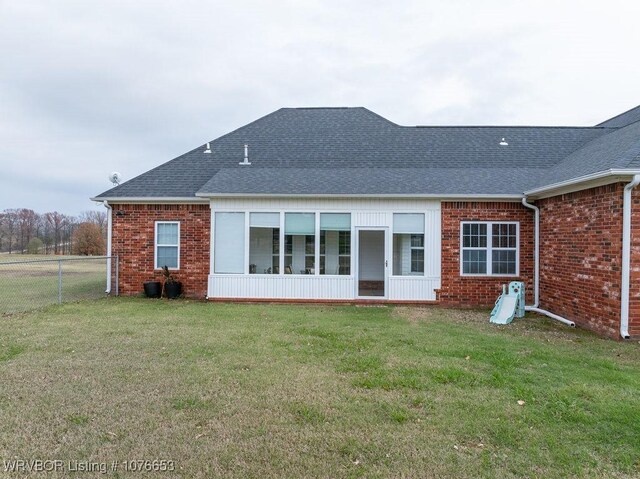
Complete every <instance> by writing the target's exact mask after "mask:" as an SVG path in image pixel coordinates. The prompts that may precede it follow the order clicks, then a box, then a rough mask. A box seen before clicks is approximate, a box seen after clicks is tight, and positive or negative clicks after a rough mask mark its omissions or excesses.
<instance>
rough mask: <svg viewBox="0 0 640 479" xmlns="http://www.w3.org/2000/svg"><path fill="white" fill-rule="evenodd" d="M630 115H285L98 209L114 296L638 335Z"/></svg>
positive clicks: (639, 219) (172, 166)
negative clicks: (173, 292) (170, 292)
mask: <svg viewBox="0 0 640 479" xmlns="http://www.w3.org/2000/svg"><path fill="white" fill-rule="evenodd" d="M638 175H640V107H637V108H634V109H633V110H630V111H628V112H626V113H623V114H621V115H618V116H617V117H614V118H612V119H610V120H607V121H605V122H603V123H600V124H599V125H596V126H594V127H513V126H498V127H494V126H472V127H439V126H436V127H422V126H416V127H406V126H399V125H396V124H395V123H392V122H390V121H389V120H386V119H384V118H382V117H380V116H378V115H376V114H375V113H373V112H371V111H369V110H367V109H365V108H283V109H280V110H277V111H275V112H273V113H271V114H269V115H267V116H265V117H263V118H260V119H258V120H256V121H254V122H252V123H250V124H248V125H246V126H244V127H242V128H239V129H238V130H235V131H233V132H231V133H228V134H226V135H224V136H222V137H220V138H218V139H216V140H213V141H211V142H210V143H207V144H206V145H202V146H199V147H197V148H196V149H194V150H192V151H190V152H188V153H185V154H184V155H181V156H179V157H177V158H175V159H173V160H171V161H169V162H167V163H164V164H162V165H161V166H158V167H157V168H155V169H153V170H150V171H148V172H146V173H144V174H142V175H140V176H138V177H137V178H133V179H131V180H130V181H127V182H126V183H123V184H122V185H119V186H116V187H115V188H112V189H110V190H108V191H106V192H104V193H102V194H100V195H98V196H96V197H95V198H93V200H94V201H100V202H103V203H104V204H105V206H107V207H108V208H109V211H110V228H109V232H110V241H109V246H110V248H111V252H112V254H114V255H118V256H119V258H120V263H119V272H120V277H119V287H120V291H119V293H121V294H139V293H140V292H141V291H142V285H143V282H145V281H149V280H153V279H158V277H159V274H158V273H159V268H161V267H162V266H163V265H167V266H169V267H170V268H171V269H173V270H174V271H175V276H177V277H178V279H179V280H181V281H182V282H183V284H184V291H185V294H186V295H188V296H193V297H200V298H207V299H210V300H252V301H260V300H263V301H278V300H280V301H292V300H293V301H332V302H339V301H348V302H356V301H383V302H398V303H399V302H409V303H440V304H443V305H457V306H490V305H492V304H493V303H494V301H495V299H496V297H497V296H498V295H499V293H500V292H501V286H502V284H505V283H507V282H509V281H512V280H521V281H524V282H525V283H526V287H527V301H528V304H530V306H529V307H528V309H529V310H533V311H537V312H539V313H542V314H547V315H549V316H551V317H554V318H556V319H559V320H562V321H564V322H575V323H576V324H577V325H579V326H581V327H585V328H589V329H592V330H595V331H597V332H598V333H600V334H603V335H607V336H610V337H624V338H627V337H630V336H639V335H640V196H639V195H638V193H637V192H636V189H634V187H635V186H636V185H637V184H638V182H640V176H638Z"/></svg>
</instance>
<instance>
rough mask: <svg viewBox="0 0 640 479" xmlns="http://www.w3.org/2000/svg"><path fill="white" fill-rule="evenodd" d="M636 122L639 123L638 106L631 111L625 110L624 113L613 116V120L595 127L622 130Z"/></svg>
mask: <svg viewBox="0 0 640 479" xmlns="http://www.w3.org/2000/svg"><path fill="white" fill-rule="evenodd" d="M636 121H640V105H638V106H637V107H635V108H632V109H631V110H627V111H625V112H624V113H620V114H619V115H616V116H614V117H613V118H609V119H608V120H606V121H603V122H602V123H598V124H597V125H596V126H605V127H608V128H622V127H624V126H627V125H630V124H631V123H635V122H636Z"/></svg>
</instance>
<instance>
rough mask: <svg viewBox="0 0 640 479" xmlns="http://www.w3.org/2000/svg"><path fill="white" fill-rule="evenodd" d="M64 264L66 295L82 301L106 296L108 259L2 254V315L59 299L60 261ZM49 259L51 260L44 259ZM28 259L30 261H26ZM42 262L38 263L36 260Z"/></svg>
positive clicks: (63, 284) (63, 292)
mask: <svg viewBox="0 0 640 479" xmlns="http://www.w3.org/2000/svg"><path fill="white" fill-rule="evenodd" d="M57 259H62V260H70V259H73V261H63V263H62V298H63V300H64V301H78V300H82V299H89V298H99V297H101V296H104V290H105V286H106V260H98V259H89V258H88V257H86V256H84V257H82V256H51V255H49V256H46V255H26V254H25V255H23V254H12V255H7V254H3V255H0V278H1V280H0V284H2V286H3V288H2V303H1V304H0V314H6V313H16V312H20V311H29V310H32V309H35V308H39V307H43V306H47V305H50V304H54V303H57V302H58V262H57V261H51V260H57ZM43 260H47V261H43ZM25 261H28V263H23V262H25ZM35 261H38V262H35Z"/></svg>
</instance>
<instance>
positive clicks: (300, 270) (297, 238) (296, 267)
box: [284, 213, 316, 274]
mask: <svg viewBox="0 0 640 479" xmlns="http://www.w3.org/2000/svg"><path fill="white" fill-rule="evenodd" d="M315 233H316V215H315V213H285V215H284V273H285V274H315V257H316V235H315Z"/></svg>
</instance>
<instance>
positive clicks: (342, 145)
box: [96, 108, 636, 199]
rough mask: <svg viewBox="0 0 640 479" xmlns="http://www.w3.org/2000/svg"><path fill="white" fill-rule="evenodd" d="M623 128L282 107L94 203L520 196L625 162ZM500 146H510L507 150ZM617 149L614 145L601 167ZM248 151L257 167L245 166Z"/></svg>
mask: <svg viewBox="0 0 640 479" xmlns="http://www.w3.org/2000/svg"><path fill="white" fill-rule="evenodd" d="M628 128H631V127H628ZM622 130H627V128H624V129H621V130H617V129H616V128H609V127H587V128H584V127H582V128H580V127H575V128H574V127H508V126H505V127H501V126H487V127H475V126H472V127H462V126H460V127H437V126H428V127H420V126H419V127H405V126H399V125H396V124H394V123H392V122H390V121H389V120H386V119H384V118H382V117H380V116H379V115H376V114H375V113H373V112H371V111H369V110H367V109H365V108H282V109H280V110H277V111H275V112H273V113H271V114H269V115H267V116H265V117H263V118H260V119H258V120H256V121H254V122H253V123H250V124H248V125H246V126H244V127H242V128H240V129H238V130H235V131H233V132H231V133H228V134H226V135H224V136H222V137H220V138H218V139H217V140H214V141H212V142H211V149H212V153H211V154H205V153H204V145H203V146H201V147H199V148H196V149H194V150H192V151H190V152H188V153H185V154H184V155H182V156H179V157H178V158H175V159H174V160H171V161H169V162H168V163H165V164H163V165H161V166H159V167H157V168H155V169H153V170H150V171H148V172H147V173H144V174H143V175H140V176H138V177H137V178H134V179H132V180H130V181H128V182H126V183H123V184H122V185H120V186H117V187H115V188H113V189H111V190H108V191H106V192H104V193H102V194H101V195H99V196H98V197H97V198H96V199H100V198H131V197H135V198H144V197H154V198H159V197H167V198H168V197H172V198H176V197H194V196H195V195H196V193H198V194H199V195H215V194H338V195H340V194H345V195H357V194H403V195H409V194H431V195H488V194H494V195H500V194H505V195H506V194H513V195H518V194H521V193H522V192H523V191H525V190H526V189H529V188H532V187H535V186H537V185H539V184H540V181H541V179H543V178H547V177H548V176H549V175H552V176H553V175H556V174H557V175H560V176H563V177H565V176H567V175H574V176H581V171H582V170H583V169H584V168H587V169H589V168H595V167H600V166H601V163H607V164H608V163H609V162H611V161H614V162H617V161H618V160H619V154H622V152H627V150H628V149H632V143H633V137H634V135H635V134H636V131H635V130H634V129H633V128H631V129H630V130H629V131H626V132H625V131H622ZM502 138H505V139H506V141H507V142H508V146H501V145H500V144H499V143H500V141H501V139H502ZM609 138H611V140H609ZM609 141H611V142H612V144H613V145H616V147H615V148H613V149H612V150H611V155H609V156H607V158H606V159H603V155H602V154H601V152H602V151H608V149H609V146H607V145H609ZM245 144H248V145H249V158H250V161H251V163H252V164H251V166H240V165H238V163H239V162H240V161H242V159H243V156H244V145H245ZM625 145H627V146H628V148H627V149H625V148H626V146H625ZM580 152H582V153H580ZM581 155H582V156H581ZM625 158H627V157H626V156H625ZM627 163H629V162H627Z"/></svg>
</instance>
